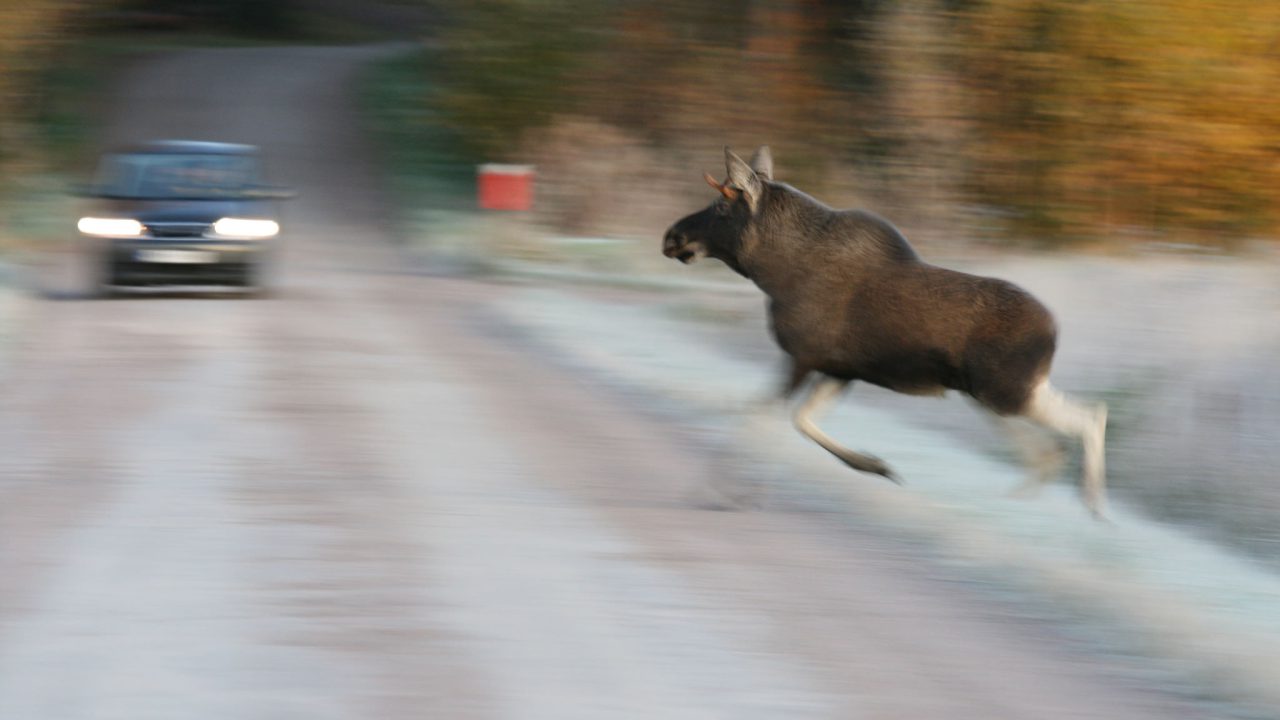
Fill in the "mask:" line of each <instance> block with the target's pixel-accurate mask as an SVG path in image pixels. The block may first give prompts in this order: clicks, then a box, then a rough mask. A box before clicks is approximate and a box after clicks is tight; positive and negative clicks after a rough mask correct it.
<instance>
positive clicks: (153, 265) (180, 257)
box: [104, 239, 270, 285]
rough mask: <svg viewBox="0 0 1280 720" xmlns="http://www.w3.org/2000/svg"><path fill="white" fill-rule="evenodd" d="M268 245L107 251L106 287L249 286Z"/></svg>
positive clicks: (196, 244) (157, 245)
mask: <svg viewBox="0 0 1280 720" xmlns="http://www.w3.org/2000/svg"><path fill="white" fill-rule="evenodd" d="M268 245H269V243H264V242H261V241H252V242H250V241H235V242H230V241H208V240H206V239H199V240H193V241H191V242H181V241H165V242H139V241H136V240H128V241H127V240H114V241H112V242H111V243H110V245H109V247H108V248H107V251H106V252H107V263H106V269H107V273H106V278H104V282H105V283H106V284H108V285H250V284H253V283H254V282H255V275H256V272H257V269H258V267H259V265H260V264H261V263H262V261H263V259H264V257H265V256H266V255H267V253H268V252H269V251H270V248H269V247H268Z"/></svg>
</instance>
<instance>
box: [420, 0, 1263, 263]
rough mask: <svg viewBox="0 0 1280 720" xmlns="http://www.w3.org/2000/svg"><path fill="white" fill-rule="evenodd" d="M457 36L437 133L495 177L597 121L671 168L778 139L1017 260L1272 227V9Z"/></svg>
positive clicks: (795, 15) (875, 3) (506, 11)
mask: <svg viewBox="0 0 1280 720" xmlns="http://www.w3.org/2000/svg"><path fill="white" fill-rule="evenodd" d="M451 17H452V18H453V24H452V25H451V26H450V27H447V28H446V29H444V30H443V31H442V33H441V36H440V37H441V40H442V45H443V51H442V52H441V54H440V56H439V57H440V65H441V69H440V73H439V75H438V77H439V79H441V80H442V81H443V83H444V92H443V95H442V97H443V98H444V102H445V103H446V110H447V114H446V117H451V118H452V119H453V121H454V122H455V123H456V124H457V126H458V127H459V128H461V129H463V131H464V135H465V136H466V137H467V138H468V139H469V141H470V143H471V145H472V150H473V151H474V152H475V153H477V154H481V155H485V156H488V157H492V156H501V155H503V154H504V153H505V154H511V153H512V152H519V150H518V149H519V148H521V147H522V138H526V137H528V136H529V133H530V132H536V131H538V130H539V129H540V128H544V127H546V126H547V125H549V124H552V123H554V122H556V121H557V120H556V119H557V118H559V117H573V118H584V117H586V118H591V119H593V120H594V121H598V122H601V123H605V124H607V125H611V126H614V127H617V128H619V130H620V131H621V132H624V133H627V134H628V135H629V136H632V137H640V138H643V139H644V140H645V142H647V143H650V144H651V145H652V146H653V147H654V148H669V149H672V150H674V151H677V152H678V151H681V150H682V149H684V148H689V147H692V146H695V145H699V144H702V145H705V144H710V145H711V146H713V147H714V146H717V145H718V144H722V143H726V142H728V143H737V144H742V145H747V144H750V143H752V142H756V141H766V140H767V141H768V142H771V143H773V144H774V145H775V146H780V147H782V148H784V152H783V153H782V156H783V157H785V158H787V163H786V164H787V166H788V168H787V169H788V172H787V175H788V177H789V178H790V179H792V180H794V181H797V182H805V183H806V184H807V185H809V186H811V187H815V188H817V189H819V190H820V189H822V188H823V187H824V186H830V185H834V184H838V183H839V182H840V180H841V178H842V177H845V176H846V175H848V172H847V171H848V169H850V168H853V169H854V170H855V171H856V172H855V174H856V175H857V177H858V185H859V187H860V189H861V190H862V191H865V192H864V194H867V193H869V194H870V195H872V196H876V197H881V198H883V199H885V201H886V202H890V203H893V202H897V203H899V204H903V205H913V206H914V209H915V211H916V212H921V213H926V214H929V213H933V214H948V216H950V215H951V211H950V210H948V208H952V209H954V208H967V209H969V210H971V211H975V212H977V213H978V214H979V215H982V216H983V217H986V218H997V219H998V220H999V223H998V227H999V228H1000V229H1002V230H1004V231H1006V232H1007V233H1008V235H1009V236H1011V237H1016V238H1029V239H1035V240H1037V241H1063V240H1094V241H1096V240H1104V241H1110V242H1132V241H1138V240H1150V239H1163V240H1169V239H1176V240H1178V241H1197V242H1212V243H1231V242H1235V241H1238V240H1240V239H1245V238H1251V237H1262V236H1270V235H1273V234H1274V233H1275V232H1276V229H1277V225H1278V224H1280V214H1278V213H1277V210H1276V204H1275V203H1274V202H1273V201H1272V195H1273V192H1274V190H1273V189H1274V188H1275V187H1276V186H1277V180H1280V177H1277V175H1278V174H1280V92H1278V91H1280V4H1276V3H1260V2H1256V0H1213V1H1206V0H1126V1H1125V2H1114V1H1113V0H843V1H840V0H772V1H770V2H745V1H743V0H740V1H738V2H727V3H726V2H717V3H708V2H675V1H674V0H643V1H641V2H627V3H599V2H577V3H575V2H573V1H572V0H571V1H569V2H564V3H542V2H535V1H534V0H484V1H482V2H476V3H464V2H457V3H455V4H453V5H452V12H451ZM578 121H579V120H575V122H578ZM944 206H946V207H944ZM975 209H976V210H975Z"/></svg>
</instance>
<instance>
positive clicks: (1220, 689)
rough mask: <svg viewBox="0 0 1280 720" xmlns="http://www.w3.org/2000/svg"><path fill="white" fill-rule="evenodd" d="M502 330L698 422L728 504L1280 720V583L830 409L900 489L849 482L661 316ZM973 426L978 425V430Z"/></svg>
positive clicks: (565, 307) (831, 422)
mask: <svg viewBox="0 0 1280 720" xmlns="http://www.w3.org/2000/svg"><path fill="white" fill-rule="evenodd" d="M501 312H502V313H503V314H504V315H505V316H506V319H507V320H508V321H509V322H511V323H513V324H516V325H518V326H520V327H523V328H525V329H526V330H527V331H528V332H530V333H531V334H532V336H533V337H534V338H536V341H538V342H541V343H545V344H546V345H548V346H549V347H550V348H551V349H553V350H554V351H555V352H557V353H558V354H560V355H561V356H563V357H564V358H566V359H567V360H568V361H569V362H572V363H574V364H576V365H579V366H582V367H583V368H584V369H586V370H588V371H591V372H594V373H598V374H599V375H600V376H602V377H604V378H607V379H609V380H611V381H613V382H616V383H618V384H620V385H622V386H624V387H627V388H629V389H631V390H634V391H637V392H641V393H644V394H646V395H650V396H653V397H657V398H660V399H661V400H662V401H663V402H664V404H665V405H666V406H668V407H670V408H671V409H672V411H673V412H675V413H678V414H680V415H682V416H685V417H690V418H697V422H699V423H704V424H707V425H709V426H710V427H711V428H712V430H713V432H714V433H715V434H717V435H719V436H720V437H721V438H722V439H723V442H724V443H725V446H726V448H727V449H728V450H729V451H730V452H727V453H726V457H732V459H731V460H726V461H725V462H724V466H723V469H724V472H723V473H722V477H719V478H714V479H710V480H711V481H712V484H713V485H714V486H716V488H717V491H718V492H722V493H724V494H726V495H729V496H739V497H738V499H739V500H741V496H743V495H746V496H748V497H749V498H751V499H752V500H754V501H755V502H760V503H763V504H764V505H765V506H766V507H767V505H768V502H769V498H770V497H775V498H776V497H779V496H781V495H789V496H792V497H803V498H806V501H807V502H809V503H811V504H812V506H814V507H821V508H822V509H823V510H824V511H830V512H836V513H839V514H843V515H845V516H847V517H848V519H849V521H850V522H859V523H865V524H871V525H875V526H878V527H881V528H883V529H885V530H886V531H887V532H891V533H894V534H900V535H906V536H908V537H911V538H913V539H916V540H923V541H927V542H928V543H930V544H931V545H932V546H934V547H935V548H936V550H937V552H938V554H939V556H940V557H941V558H942V559H943V560H944V561H946V562H950V563H956V564H961V565H964V566H967V567H969V568H970V569H972V570H973V571H974V572H975V573H976V574H978V575H980V576H982V577H985V578H988V579H991V580H996V581H997V583H998V584H999V585H1003V586H1005V587H1008V588H1010V589H1015V590H1018V591H1024V592H1026V591H1029V592H1033V593H1035V594H1037V595H1038V596H1040V597H1047V598H1049V599H1051V600H1052V601H1053V602H1054V610H1055V612H1057V613H1060V614H1063V615H1066V616H1069V617H1070V618H1072V619H1075V620H1082V621H1088V622H1087V623H1086V624H1088V625H1090V626H1091V627H1093V628H1094V629H1095V630H1096V631H1097V632H1098V633H1099V634H1098V640H1099V642H1100V643H1102V644H1103V645H1105V646H1107V647H1109V648H1111V649H1113V650H1116V651H1123V652H1130V653H1135V654H1140V655H1143V656H1149V657H1155V658H1161V659H1163V660H1165V661H1168V662H1169V663H1170V667H1173V668H1174V669H1176V670H1177V671H1178V672H1180V673H1185V675H1186V676H1187V677H1190V678H1194V679H1196V680H1198V681H1199V682H1201V683H1204V684H1206V686H1211V687H1212V688H1213V690H1214V692H1216V693H1221V694H1223V695H1225V696H1228V697H1231V698H1233V699H1237V700H1245V699H1251V700H1253V701H1255V702H1257V703H1259V704H1260V705H1261V706H1264V707H1271V708H1275V707H1280V688H1277V686H1276V685H1275V678H1276V677H1277V676H1278V674H1280V578H1277V577H1276V576H1275V575H1272V574H1270V573H1268V572H1267V571H1265V570H1264V569H1262V568H1260V567H1257V566H1255V565H1254V564H1252V563H1250V562H1249V561H1246V560H1242V559H1240V558H1238V557H1236V556H1233V555H1231V554H1229V553H1228V552H1226V551H1224V550H1222V549H1220V548H1219V547H1217V546H1215V545H1213V544H1210V543H1207V542H1204V541H1201V540H1198V539H1196V538H1195V537H1192V536H1190V535H1188V534H1185V533H1183V532H1179V531H1177V530H1175V529H1172V528H1170V527H1169V526H1165V525H1162V524H1159V523H1155V522H1152V521H1149V520H1146V519H1144V518H1143V517H1142V516H1140V515H1138V514H1136V513H1133V512H1129V511H1127V510H1126V509H1125V508H1124V507H1113V508H1112V510H1111V517H1112V519H1113V520H1114V524H1102V523H1097V522H1094V521H1091V520H1090V519H1089V518H1088V516H1087V515H1086V513H1085V511H1084V510H1083V509H1082V507H1081V506H1080V504H1079V502H1078V501H1077V498H1076V496H1075V493H1074V491H1073V489H1072V488H1070V487H1068V486H1067V485H1066V484H1065V483H1064V484H1060V485H1058V486H1056V487H1052V488H1050V489H1049V490H1048V491H1046V492H1045V493H1044V494H1043V495H1042V496H1041V497H1039V498H1037V499H1035V500H1030V501H1027V500H1013V499H1009V498H1007V497H1006V491H1007V490H1009V489H1010V488H1012V487H1014V486H1016V485H1017V484H1018V483H1019V482H1020V481H1021V479H1022V473H1021V470H1020V469H1019V468H1017V467H1015V466H1013V465H1010V464H1005V463H1002V462H1000V461H999V460H997V459H995V458H993V457H991V456H989V455H984V454H983V453H981V452H978V451H975V450H974V449H973V448H970V447H967V446H965V445H963V444H961V443H960V442H959V441H957V440H956V439H955V438H954V437H952V436H949V435H947V434H944V433H940V432H937V431H936V430H934V429H931V428H928V427H926V426H925V425H922V424H920V423H916V422H913V421H911V420H909V419H905V418H903V417H901V416H899V415H897V414H895V413H893V412H890V411H886V410H884V409H882V408H876V407H868V406H866V405H857V406H855V407H848V405H849V404H848V403H846V406H845V407H844V408H842V409H841V410H838V411H836V412H835V413H833V415H832V416H831V417H830V418H829V419H827V420H826V421H825V422H824V423H823V425H824V428H825V429H826V430H828V432H830V433H831V434H832V435H834V436H836V437H837V438H842V439H844V440H845V441H846V442H847V443H848V444H849V445H850V446H852V447H854V448H855V449H859V450H865V451H869V452H872V453H874V454H876V455H879V456H880V457H883V458H885V459H886V460H887V461H888V462H889V463H890V464H891V465H892V466H894V467H895V468H896V469H897V470H898V471H899V472H900V473H901V475H902V476H903V477H904V478H905V479H906V480H907V482H908V486H907V487H905V488H898V487H894V486H892V485H890V484H888V483H885V482H884V481H883V480H880V479H878V478H874V477H870V476H863V475H859V474H856V473H853V472H851V471H849V470H848V469H846V468H845V467H844V466H842V465H840V464H839V462H838V461H836V460H834V459H832V458H830V457H829V456H828V455H826V453H824V452H822V451H821V450H820V449H818V448H816V447H814V446H811V445H809V444H807V443H806V442H805V441H803V440H802V439H801V438H800V437H799V436H798V434H797V433H795V432H794V431H793V430H792V429H791V427H790V425H789V422H788V421H787V418H786V415H785V412H784V411H783V410H782V409H781V408H777V407H775V408H773V410H771V411H770V410H758V409H750V408H749V405H748V403H749V401H750V400H751V399H752V398H755V397H759V396H760V395H762V394H763V393H764V392H767V390H768V389H769V388H770V387H771V385H772V383H773V381H774V377H773V376H774V373H775V368H773V367H770V366H768V365H767V364H759V363H755V362H751V361H749V360H745V359H741V358H737V357H734V356H732V355H731V354H729V353H728V352H726V351H725V349H724V348H723V347H720V346H718V345H717V343H716V341H715V340H714V338H712V337H710V336H708V335H706V334H704V333H699V332H698V331H697V328H696V327H695V326H692V325H690V324H688V323H682V322H679V321H677V320H675V319H672V318H670V317H666V316H664V315H663V313H662V312H661V311H660V310H658V309H655V308H654V307H652V306H646V305H640V304H635V303H630V302H627V303H623V302H617V303H614V302H605V301H600V300H599V299H598V298H593V299H592V300H591V301H586V300H584V299H583V298H582V297H581V296H576V295H572V294H568V293H563V292H558V291H554V290H546V289H529V290H525V291H523V292H521V293H520V294H518V295H516V296H514V299H512V300H509V301H506V302H505V303H504V304H503V305H502V306H501ZM975 422H978V421H977V420H976V416H975Z"/></svg>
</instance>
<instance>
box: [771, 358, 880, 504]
mask: <svg viewBox="0 0 1280 720" xmlns="http://www.w3.org/2000/svg"><path fill="white" fill-rule="evenodd" d="M848 384H849V383H848V381H845V380H836V379H835V378H829V377H824V378H822V379H821V380H819V381H818V382H816V383H814V385H813V388H812V389H810V391H809V396H808V397H807V398H805V400H804V402H803V403H801V404H800V406H799V407H798V408H796V411H795V414H794V415H792V421H793V422H794V423H795V426H796V429H797V430H799V431H800V432H801V434H803V435H804V436H805V437H807V438H809V439H810V440H812V441H814V442H816V443H818V445H820V446H822V448H823V449H824V450H826V451H827V452H829V453H831V454H832V455H835V456H836V457H838V458H840V460H841V461H843V462H844V463H845V464H846V465H848V466H849V467H851V468H853V469H854V470H859V471H861V472H868V473H875V474H876V475H883V476H884V477H886V478H888V479H889V480H892V481H893V482H895V483H899V484H901V482H902V481H901V480H900V479H898V476H897V475H896V474H895V473H894V472H893V470H891V469H889V466H888V465H886V464H885V463H884V461H883V460H881V459H880V458H877V457H872V456H870V455H863V454H861V453H856V452H854V451H852V450H850V449H848V448H846V447H844V446H842V445H840V444H839V443H837V442H836V441H835V440H832V439H831V436H829V435H827V434H826V433H825V432H823V431H822V428H820V427H818V425H817V423H816V422H815V421H814V419H813V417H814V415H816V414H818V413H820V412H821V411H822V410H824V409H826V408H827V407H828V406H829V405H830V404H831V402H832V401H834V400H835V399H836V398H837V397H839V396H840V392H841V391H842V390H844V388H845V387H846V386H847V385H848Z"/></svg>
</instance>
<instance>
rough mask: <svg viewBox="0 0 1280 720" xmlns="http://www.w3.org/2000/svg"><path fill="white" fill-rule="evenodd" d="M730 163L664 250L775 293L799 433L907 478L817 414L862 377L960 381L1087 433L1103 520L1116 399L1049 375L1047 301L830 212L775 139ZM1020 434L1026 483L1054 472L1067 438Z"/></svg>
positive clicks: (1087, 463)
mask: <svg viewBox="0 0 1280 720" xmlns="http://www.w3.org/2000/svg"><path fill="white" fill-rule="evenodd" d="M725 165H726V169H727V171H728V177H727V179H726V180H724V181H723V182H719V181H717V180H716V179H715V178H714V177H712V176H711V175H710V174H707V175H706V176H705V178H706V181H707V183H708V184H710V185H711V186H712V187H713V188H715V189H716V190H717V191H718V192H719V194H720V197H718V198H716V200H715V201H714V202H713V203H711V205H710V206H709V207H707V208H706V209H704V210H702V211H700V212H697V213H694V214H692V215H689V216H688V217H685V218H683V219H681V220H680V221H678V222H677V223H676V224H675V225H672V226H671V228H670V229H669V230H667V233H666V236H665V237H664V239H663V243H662V253H663V255H665V256H667V257H669V258H674V259H676V260H679V261H680V262H682V263H686V264H688V263H692V262H694V261H695V260H698V259H699V258H703V257H710V258H715V259H717V260H720V261H722V262H724V263H725V264H726V265H728V266H729V267H730V268H732V269H733V270H734V271H735V272H737V273H739V274H740V275H742V276H744V277H746V278H747V279H749V280H751V281H752V282H754V283H755V284H756V286H757V287H759V288H760V289H761V290H762V291H763V292H764V294H765V295H766V296H768V299H769V316H770V324H771V327H772V331H773V336H774V338H775V340H776V341H777V343H778V345H779V346H780V347H781V348H782V350H783V351H784V352H785V353H786V354H787V356H788V358H789V360H790V371H789V374H788V377H787V378H786V381H785V385H784V387H783V397H784V398H790V397H791V396H793V395H794V394H796V393H797V392H798V391H799V390H800V389H801V388H802V387H806V386H807V397H806V398H805V399H804V401H803V402H801V403H800V404H799V406H798V407H797V408H796V410H795V413H794V415H793V420H794V422H795V426H796V428H797V429H798V430H799V431H800V432H801V433H803V434H804V435H805V436H806V437H808V438H809V439H811V440H813V441H814V442H816V443H817V444H818V445H820V446H822V447H823V448H825V449H826V450H827V451H828V452H830V453H831V454H833V455H835V456H836V457H837V458H839V459H840V460H842V461H844V462H845V463H846V464H847V465H849V467H852V468H853V469H855V470H860V471H862V472H868V473H875V474H878V475H883V476H884V477H886V478H888V479H890V480H893V481H894V482H898V478H897V476H896V475H895V474H894V472H893V471H892V470H891V469H890V468H889V466H888V465H886V464H885V463H884V462H883V461H881V460H880V459H879V458H876V457H873V456H870V455H864V454H862V453H857V452H854V451H852V450H849V449H848V448H845V447H843V446H841V445H840V444H838V443H836V442H835V441H834V440H833V439H832V438H831V437H829V436H828V435H827V434H826V433H824V432H823V431H822V430H821V429H820V428H819V427H818V426H817V425H816V424H815V421H814V416H815V415H816V414H818V412H819V411H820V410H821V409H822V408H824V407H826V406H828V405H829V404H830V403H831V402H832V401H833V400H835V399H836V398H837V397H838V396H839V395H840V393H841V392H842V391H843V390H844V389H845V388H846V387H847V386H848V385H849V384H850V383H851V382H853V381H855V380H862V381H865V382H869V383H872V384H873V385H879V386H881V387H885V388H888V389H890V390H893V391H895V392H900V393H906V394H912V395H938V394H942V393H944V392H946V391H947V390H958V391H960V392H963V393H965V394H967V395H969V396H971V397H973V398H974V399H975V400H977V401H978V403H980V404H981V405H982V406H983V407H985V408H987V409H988V410H990V411H992V412H993V413H995V414H996V415H997V416H1000V417H1002V418H1014V417H1024V418H1026V419H1028V420H1030V421H1032V422H1033V423H1035V424H1037V425H1040V426H1042V427H1044V428H1047V429H1049V430H1051V431H1053V432H1056V433H1059V434H1061V435H1064V436H1067V437H1071V438H1077V439H1079V440H1080V441H1081V442H1082V443H1083V446H1084V478H1083V485H1082V495H1083V499H1084V503H1085V506H1086V507H1087V508H1088V509H1089V511H1090V512H1092V513H1093V514H1094V515H1095V516H1096V517H1102V515H1103V510H1104V503H1105V495H1106V480H1105V473H1104V462H1105V461H1104V448H1103V443H1104V436H1105V434H1106V424H1107V409H1106V406H1105V405H1101V404H1099V405H1094V406H1085V405H1082V404H1080V403H1078V402H1075V401H1073V400H1071V399H1069V398H1067V397H1066V396H1064V395H1063V394H1062V393H1060V392H1058V391H1057V390H1056V389H1054V387H1053V386H1052V385H1050V384H1049V367H1050V365H1051V364H1052V362H1053V353H1054V349H1055V345H1056V341H1057V326H1056V324H1055V322H1054V319H1053V316H1052V315H1051V314H1050V312H1049V310H1048V309H1046V308H1045V306H1044V305H1042V304H1040V302H1039V301H1037V300H1036V299H1035V298H1034V297H1032V296H1031V295H1030V294H1029V293H1027V292H1026V291H1024V290H1022V289H1021V288H1019V287H1017V286H1015V285H1013V284H1011V283H1008V282H1005V281H1003V280H998V279H994V278H986V277H979V276H976V275H969V274H966V273H962V272H956V271H954V270H948V269H945V268H941V267H937V266H934V265H930V264H928V263H926V262H924V261H923V260H921V259H920V257H919V256H918V255H916V252H915V250H913V249H912V247H911V245H910V244H909V243H908V242H907V240H906V238H905V237H903V236H902V234H901V233H900V232H898V230H897V228H895V227H894V226H893V225H891V224H890V223H889V222H888V221H886V220H884V219H883V218H881V217H879V216H877V215H875V214H872V213H869V212H865V211H862V210H834V209H832V208H829V207H827V206H826V205H823V204H822V203H820V202H818V201H817V200H815V199H813V198H811V197H809V196H808V195H806V194H804V193H802V192H800V191H799V190H796V189H795V188H793V187H791V186H790V185H786V184H784V183H779V182H776V181H774V179H773V159H772V156H771V154H770V152H769V148H768V147H761V148H760V149H759V150H757V151H756V153H755V155H754V156H753V157H752V158H751V162H750V163H747V162H744V161H743V160H742V158H740V157H738V156H737V155H735V154H734V153H733V152H731V151H730V150H729V149H728V148H725ZM811 377H813V378H816V380H815V381H814V382H812V383H806V381H807V380H809V379H810V378H811ZM1011 429H1015V428H1011ZM1014 439H1015V440H1017V441H1018V445H1019V447H1020V449H1021V450H1022V451H1023V453H1024V454H1025V455H1026V456H1027V459H1028V461H1029V462H1030V463H1031V464H1032V468H1033V473H1032V477H1031V479H1030V480H1028V482H1027V483H1026V485H1025V486H1024V489H1027V490H1034V489H1037V488H1039V487H1040V486H1041V485H1043V484H1044V483H1046V482H1048V481H1049V480H1050V479H1052V477H1053V475H1054V474H1056V472H1057V470H1058V468H1059V467H1060V465H1061V454H1062V451H1061V448H1059V447H1058V445H1057V443H1056V442H1051V443H1047V444H1046V443H1045V441H1046V440H1049V438H1044V437H1032V436H1030V435H1027V434H1015V438H1014ZM1036 440H1038V441H1039V442H1035V441H1036Z"/></svg>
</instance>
